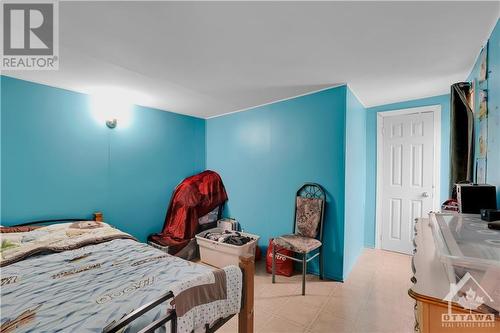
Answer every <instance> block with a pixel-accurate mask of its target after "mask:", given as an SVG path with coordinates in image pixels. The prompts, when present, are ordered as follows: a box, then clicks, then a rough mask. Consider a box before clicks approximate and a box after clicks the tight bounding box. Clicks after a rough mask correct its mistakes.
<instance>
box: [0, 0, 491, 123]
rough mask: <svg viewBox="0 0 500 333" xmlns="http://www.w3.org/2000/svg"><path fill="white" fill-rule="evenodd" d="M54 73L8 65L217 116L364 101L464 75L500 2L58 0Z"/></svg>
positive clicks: (33, 75)
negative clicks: (324, 92)
mask: <svg viewBox="0 0 500 333" xmlns="http://www.w3.org/2000/svg"><path fill="white" fill-rule="evenodd" d="M59 11H60V69H59V71H57V72H56V71H50V72H49V71H36V72H35V71H18V72H11V71H10V72H7V71H6V72H4V73H5V74H6V75H9V76H14V77H18V78H22V79H26V80H30V81H35V82H40V83H45V84H48V85H51V86H56V87H62V88H66V89H70V90H76V91H80V92H86V93H94V92H99V91H101V92H102V90H105V89H113V90H115V91H122V92H125V93H124V94H126V95H127V96H128V98H130V99H132V101H133V102H135V103H136V104H140V105H145V106H150V107H155V108H159V109H163V110H169V111H173V112H178V113H183V114H189V115H194V116H199V117H210V116H215V115H220V114H224V113H228V112H232V111H237V110H241V109H245V108H249V107H252V106H256V105H261V104H265V103H269V102H272V101H276V100H280V99H284V98H288V97H293V96H296V95H300V94H304V93H308V92H312V91H316V90H319V89H323V88H326V87H330V86H335V85H338V84H339V83H348V84H349V86H350V87H351V89H352V90H353V91H354V92H355V94H356V95H357V96H358V97H359V99H360V100H361V102H362V103H363V104H365V106H367V107H368V106H375V105H380V104H386V103H391V102H398V101H403V100H409V99H415V98H421V97H427V96H434V95H439V94H444V93H447V92H448V91H449V86H450V84H451V83H453V82H456V81H461V80H464V79H465V78H466V77H467V75H468V73H469V71H470V69H471V67H472V65H473V63H474V61H475V58H476V56H477V54H478V52H479V50H480V48H481V46H482V44H483V43H484V42H485V41H486V40H487V38H488V36H489V34H490V33H491V30H492V28H493V26H494V24H495V23H496V21H497V19H498V17H499V2H498V1H494V2H481V3H480V2H420V3H414V2H369V3H361V2H314V3H313V2H308V3H305V2H272V3H271V2H267V3H265V2H254V3H248V2H218V3H211V2H198V3H195V2H192V3H190V2H182V3H179V2H121V1H114V2H61V3H60V9H59Z"/></svg>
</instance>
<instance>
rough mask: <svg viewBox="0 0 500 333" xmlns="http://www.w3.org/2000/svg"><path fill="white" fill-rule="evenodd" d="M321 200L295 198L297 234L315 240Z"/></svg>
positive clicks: (319, 218)
mask: <svg viewBox="0 0 500 333" xmlns="http://www.w3.org/2000/svg"><path fill="white" fill-rule="evenodd" d="M322 203H323V200H321V199H317V198H304V197H297V202H296V205H297V212H296V216H295V220H296V222H297V232H298V233H299V234H301V235H302V236H306V237H312V238H316V236H317V235H318V225H319V222H320V220H321V209H322Z"/></svg>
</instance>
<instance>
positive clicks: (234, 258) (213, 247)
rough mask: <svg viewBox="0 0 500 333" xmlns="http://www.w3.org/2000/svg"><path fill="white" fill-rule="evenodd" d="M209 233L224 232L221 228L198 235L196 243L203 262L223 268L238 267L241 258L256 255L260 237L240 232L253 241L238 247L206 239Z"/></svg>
mask: <svg viewBox="0 0 500 333" xmlns="http://www.w3.org/2000/svg"><path fill="white" fill-rule="evenodd" d="M207 232H222V229H220V228H213V229H209V230H205V231H202V232H200V233H199V234H197V235H196V242H197V243H198V246H199V247H200V257H201V261H202V262H204V263H206V264H209V265H212V266H215V267H218V268H222V267H225V266H228V265H236V266H238V264H239V262H240V259H239V258H240V256H244V255H255V246H256V245H257V241H258V239H259V236H256V235H252V234H247V233H245V232H240V234H241V235H242V236H247V237H250V238H252V240H251V241H250V242H248V243H246V244H244V245H241V246H237V245H232V244H225V243H219V242H217V241H213V240H211V239H207V238H204V237H203V236H202V235H205V234H206V233H207Z"/></svg>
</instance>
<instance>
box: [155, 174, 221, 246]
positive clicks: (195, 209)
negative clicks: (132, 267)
mask: <svg viewBox="0 0 500 333" xmlns="http://www.w3.org/2000/svg"><path fill="white" fill-rule="evenodd" d="M226 201H227V193H226V189H225V188H224V184H223V183H222V179H221V178H220V176H219V175H218V174H217V173H216V172H214V171H210V170H207V171H204V172H202V173H200V174H197V175H194V176H191V177H188V178H186V179H184V180H183V181H182V183H180V184H179V185H178V186H177V187H176V188H175V191H174V193H173V195H172V199H171V200H170V206H169V207H168V211H167V217H166V218H165V224H164V225H163V231H162V232H161V233H159V234H155V235H152V236H151V238H150V239H151V240H153V241H154V242H155V243H158V244H161V245H163V246H169V247H170V250H169V253H173V254H175V253H177V252H179V251H180V250H181V249H182V248H183V247H184V246H186V244H187V243H188V242H189V240H190V239H191V238H193V237H194V236H195V234H196V232H197V230H198V219H199V218H200V217H202V216H204V215H206V214H208V213H210V212H211V211H212V210H214V209H215V208H216V207H218V206H219V205H222V204H224V202H226Z"/></svg>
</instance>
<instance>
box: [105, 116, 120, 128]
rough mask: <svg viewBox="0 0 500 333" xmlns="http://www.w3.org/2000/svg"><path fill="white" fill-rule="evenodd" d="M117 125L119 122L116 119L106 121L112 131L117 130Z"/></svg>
mask: <svg viewBox="0 0 500 333" xmlns="http://www.w3.org/2000/svg"><path fill="white" fill-rule="evenodd" d="M117 124H118V120H116V118H113V119H112V120H106V126H108V127H109V128H111V129H113V128H115V127H116V125H117Z"/></svg>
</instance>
